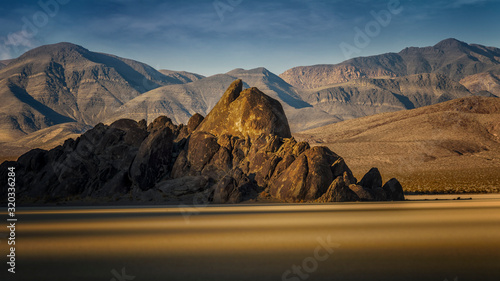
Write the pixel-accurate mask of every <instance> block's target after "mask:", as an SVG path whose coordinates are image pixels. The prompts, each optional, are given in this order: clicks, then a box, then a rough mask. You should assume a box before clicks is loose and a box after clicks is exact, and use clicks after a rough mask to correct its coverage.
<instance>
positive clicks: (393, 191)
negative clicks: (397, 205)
mask: <svg viewBox="0 0 500 281" xmlns="http://www.w3.org/2000/svg"><path fill="white" fill-rule="evenodd" d="M382 189H383V190H384V191H385V194H386V196H387V200H392V201H404V200H405V196H404V191H403V187H402V186H401V183H399V181H398V180H397V179H395V178H392V179H390V180H389V181H388V182H386V183H385V184H384V186H383V187H382Z"/></svg>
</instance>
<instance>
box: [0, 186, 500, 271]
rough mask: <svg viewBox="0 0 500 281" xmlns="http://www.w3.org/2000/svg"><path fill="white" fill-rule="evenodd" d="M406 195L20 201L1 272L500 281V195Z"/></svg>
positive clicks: (3, 242) (3, 241) (3, 243)
mask: <svg viewBox="0 0 500 281" xmlns="http://www.w3.org/2000/svg"><path fill="white" fill-rule="evenodd" d="M458 196H460V197H461V198H462V199H467V198H472V199H471V200H450V199H452V198H456V197H458ZM435 198H440V199H441V200H425V199H435ZM407 199H409V200H408V201H405V202H389V203H388V202H381V203H332V204H303V205H295V204H268V205H217V206H213V205H211V206H205V207H204V206H199V207H189V208H188V207H172V206H155V207H150V206H147V207H146V206H145V207H137V206H134V207H101V208H97V207H91V208H90V207H89V208H82V207H64V208H23V209H20V210H18V212H17V217H18V222H17V227H16V247H17V248H16V274H15V275H14V274H10V273H8V272H7V266H6V265H5V263H4V266H3V268H4V270H3V271H4V272H2V273H1V274H0V276H1V278H0V279H1V280H30V281H31V280H37V281H40V280H68V281H73V280H106V281H108V280H112V281H123V280H137V281H139V280H162V281H169V280H186V281H187V280H218V281H223V280H234V281H240V280H252V281H253V280H293V281H297V280H373V281H375V280H405V281H409V280H428V281H433V280H435V281H444V280H449V281H452V280H460V281H465V280H471V281H472V280H482V281H485V280H500V194H490V195H454V196H407ZM2 214H4V215H5V213H2ZM4 217H5V216H4ZM2 231H3V232H2V234H3V236H2V238H1V240H2V241H1V245H2V249H5V250H2V252H3V253H6V252H7V251H6V240H5V237H6V232H5V231H4V230H2ZM3 256H4V259H6V258H5V255H3ZM3 276H5V277H3Z"/></svg>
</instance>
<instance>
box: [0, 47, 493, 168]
mask: <svg viewBox="0 0 500 281" xmlns="http://www.w3.org/2000/svg"><path fill="white" fill-rule="evenodd" d="M499 61H500V50H499V49H497V48H494V47H486V46H481V45H477V44H470V45H469V44H466V43H464V42H461V41H458V40H455V39H447V40H444V41H442V42H439V43H438V44H437V45H435V46H432V47H425V48H414V47H412V48H406V49H404V50H402V51H401V52H399V53H397V54H396V53H389V54H383V55H379V56H373V57H363V58H355V59H351V60H348V61H345V62H342V63H340V64H336V65H316V66H305V67H296V68H292V69H290V70H287V71H285V72H284V73H282V74H281V75H279V76H278V75H275V74H273V73H272V72H270V71H269V70H267V69H265V68H255V69H250V70H244V69H235V70H232V71H230V72H227V73H224V74H217V75H213V76H210V77H204V76H202V75H198V74H195V73H190V72H186V71H172V70H159V71H157V70H155V69H154V68H152V67H150V66H148V65H146V64H143V63H140V62H137V61H133V60H130V59H125V58H120V57H117V56H114V55H110V54H103V53H97V52H92V51H89V50H87V49H85V48H83V47H81V46H77V45H74V44H71V43H59V44H54V45H46V46H42V47H39V48H36V49H33V50H31V51H28V52H27V53H25V54H23V55H22V56H20V57H19V58H17V59H13V60H8V61H1V62H0V97H1V98H2V100H3V101H4V102H3V103H2V105H1V106H0V120H1V125H0V142H1V143H2V149H1V150H0V153H1V154H2V155H0V156H1V157H0V158H2V157H3V158H4V159H5V158H8V159H12V158H15V157H17V156H19V155H20V153H21V152H25V151H27V150H29V149H31V148H33V147H46V146H47V145H49V144H54V143H57V141H56V139H57V138H59V137H60V138H61V139H60V140H59V142H62V141H63V140H64V139H65V136H73V135H75V134H78V133H79V132H83V131H85V130H86V128H89V127H90V126H94V125H95V124H97V123H99V122H104V123H106V124H111V123H112V122H113V121H115V120H117V119H121V118H130V119H133V120H136V121H139V120H141V119H145V120H146V121H147V122H148V123H150V122H152V121H153V120H154V119H155V118H157V117H158V116H161V115H167V116H169V118H171V119H172V121H173V122H174V123H176V124H181V123H186V122H187V121H188V120H189V118H190V117H191V116H193V115H194V114H195V113H200V114H201V115H206V114H208V112H210V110H211V109H212V108H213V106H214V105H215V104H216V102H217V101H218V100H219V99H220V97H221V96H222V94H223V93H224V90H225V89H226V88H227V87H228V85H230V83H231V82H232V81H234V80H235V79H242V80H243V82H244V84H243V85H244V88H250V87H258V88H259V89H260V90H261V91H263V92H264V93H266V94H267V95H269V96H271V97H273V98H275V99H277V100H278V101H280V103H281V104H282V106H283V109H284V111H285V113H286V115H287V118H288V122H289V124H290V128H291V130H292V132H300V131H304V130H308V129H314V128H317V127H321V126H325V125H328V124H332V123H337V122H340V121H343V120H348V119H352V118H358V117H363V116H368V115H373V114H377V113H384V112H393V111H399V110H406V109H413V108H418V107H421V106H427V105H432V104H436V103H439V102H443V101H448V100H452V99H457V98H463V97H467V96H474V95H481V96H497V95H499V94H500V93H499V92H500V79H499V77H500V63H499ZM63 124H66V125H63ZM56 125H57V126H56ZM51 128H52V129H51ZM42 129H43V130H45V131H44V134H46V135H51V136H55V137H54V138H44V137H43V136H42V135H40V134H35V133H36V132H39V131H40V130H42ZM51 130H54V132H57V133H51ZM32 134H33V135H32ZM36 140H38V141H39V142H37V141H36Z"/></svg>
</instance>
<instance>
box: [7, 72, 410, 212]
mask: <svg viewBox="0 0 500 281" xmlns="http://www.w3.org/2000/svg"><path fill="white" fill-rule="evenodd" d="M10 166H14V167H16V172H17V174H18V177H17V178H18V184H17V186H18V195H19V198H20V199H19V200H21V201H25V202H45V201H56V202H59V201H61V200H65V199H67V200H78V199H81V198H94V199H97V200H104V199H106V200H109V199H111V198H113V199H115V200H120V199H123V198H130V197H132V199H133V200H139V201H142V202H143V201H155V202H164V203H167V202H185V201H186V200H195V199H193V198H202V199H204V201H206V202H213V203H238V202H241V201H247V200H263V201H265V200H274V201H276V200H278V201H281V202H343V201H359V200H404V195H403V189H402V187H401V185H400V184H399V182H398V181H397V180H395V179H392V180H390V181H389V182H387V183H386V184H385V185H383V186H382V178H381V176H380V173H379V172H378V170H377V169H376V168H374V169H372V170H370V172H368V173H367V174H366V175H365V176H364V177H363V179H362V180H361V181H360V182H358V181H357V180H356V178H355V177H354V176H353V174H352V172H351V170H350V169H349V167H348V166H347V165H346V163H345V162H344V160H343V159H342V158H341V157H340V156H338V155H337V154H335V153H334V152H332V151H331V150H330V149H328V148H327V147H320V146H317V147H310V146H309V144H308V143H306V142H297V141H296V140H295V139H294V138H292V137H291V134H290V128H289V126H288V122H287V119H286V116H285V113H284V111H283V108H282V106H281V104H280V103H279V102H278V101H276V100H275V99H273V98H270V97H269V96H267V95H265V94H264V93H262V92H261V91H259V90H258V89H256V88H250V89H246V90H243V82H242V81H241V80H236V81H234V82H233V83H232V84H231V86H230V87H229V88H228V90H227V91H226V92H225V93H224V95H223V96H222V98H221V99H220V101H219V102H218V103H217V105H216V106H215V107H214V109H213V110H212V111H211V112H210V113H209V114H208V115H207V116H206V117H205V118H203V117H202V116H201V115H199V114H196V115H194V116H193V117H192V118H191V119H190V120H189V122H188V125H187V126H185V125H175V124H173V123H172V121H171V120H170V119H169V118H167V117H164V116H162V117H158V118H157V119H156V120H155V121H154V122H152V123H151V124H149V126H147V127H146V122H144V121H140V122H136V121H133V120H129V119H121V120H118V121H116V122H114V123H112V124H111V125H110V126H106V125H103V124H98V125H97V126H95V127H94V128H93V129H91V130H89V131H88V132H87V133H85V134H83V135H82V136H81V137H79V138H77V139H76V140H73V139H69V140H67V141H66V142H65V143H64V145H62V146H58V147H56V148H54V149H51V150H50V151H45V150H40V149H35V150H32V151H30V152H28V153H26V154H24V155H23V156H21V157H20V158H19V159H18V161H16V162H4V163H3V164H2V165H1V167H0V173H2V175H3V173H5V171H7V168H6V167H10ZM2 192H4V191H2ZM3 198H6V197H3ZM193 202H194V201H193Z"/></svg>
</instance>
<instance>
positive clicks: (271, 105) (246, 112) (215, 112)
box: [197, 79, 292, 138]
mask: <svg viewBox="0 0 500 281" xmlns="http://www.w3.org/2000/svg"><path fill="white" fill-rule="evenodd" d="M242 89H243V82H242V81H241V80H240V79H238V80H236V81H234V82H233V83H232V84H231V86H229V88H228V89H227V91H226V92H225V93H224V95H223V96H222V98H221V99H220V101H219V102H218V103H217V104H216V105H215V107H214V108H213V109H212V111H210V113H209V114H208V115H207V117H206V118H205V119H204V120H203V122H201V124H200V125H199V126H198V128H197V131H202V132H208V133H211V134H214V135H218V136H220V135H223V134H229V135H233V136H238V137H243V138H246V137H250V138H256V137H258V136H260V135H261V134H265V135H276V136H280V137H283V138H289V137H291V135H292V134H291V133H290V127H289V126H288V121H287V119H286V116H285V112H284V111H283V107H282V106H281V104H280V103H279V102H278V101H277V100H275V99H273V98H271V97H269V96H267V95H265V94H264V93H262V92H261V91H259V89H257V88H249V89H246V90H242Z"/></svg>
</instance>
